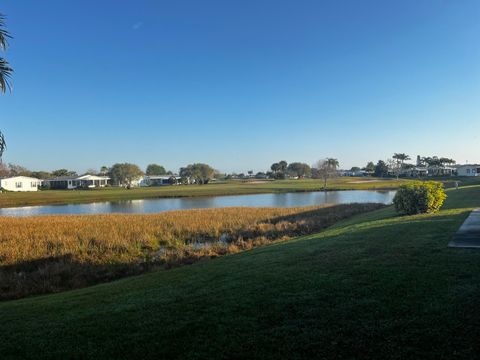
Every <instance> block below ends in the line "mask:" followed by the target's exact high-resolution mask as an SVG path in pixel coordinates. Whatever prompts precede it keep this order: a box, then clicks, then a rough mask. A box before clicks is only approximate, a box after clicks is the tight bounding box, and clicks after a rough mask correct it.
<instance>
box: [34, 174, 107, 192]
mask: <svg viewBox="0 0 480 360" xmlns="http://www.w3.org/2000/svg"><path fill="white" fill-rule="evenodd" d="M109 180H110V178H109V177H107V176H97V175H82V176H59V177H56V178H52V179H47V180H44V182H43V185H45V186H46V187H48V188H50V189H68V190H73V189H86V188H89V189H91V188H98V187H105V186H107V185H108V181H109Z"/></svg>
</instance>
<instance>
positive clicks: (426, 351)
mask: <svg viewBox="0 0 480 360" xmlns="http://www.w3.org/2000/svg"><path fill="white" fill-rule="evenodd" d="M448 196H449V198H448V200H447V202H446V205H445V207H444V209H443V210H442V211H441V212H439V213H438V214H435V215H420V216H409V217H400V216H397V215H396V214H395V213H394V212H393V210H392V208H386V209H384V210H380V211H376V212H373V213H369V214H362V215H359V216H357V217H355V218H352V219H349V220H347V221H345V222H343V223H340V224H338V225H336V226H334V227H332V228H330V229H327V230H326V231H323V232H321V233H319V234H316V235H311V236H307V237H301V238H297V239H295V240H292V241H289V242H285V243H280V244H274V245H270V246H265V247H262V248H257V249H254V250H251V251H246V252H243V253H239V254H235V255H229V256H225V257H222V258H217V259H215V260H209V261H205V262H201V263H196V264H194V265H191V266H185V267H182V268H177V269H173V270H169V271H160V272H157V273H151V274H147V275H142V276H138V277H131V278H127V279H124V280H120V281H116V282H112V283H109V284H103V285H99V286H95V287H90V288H86V289H82V290H76V291H71V292H66V293H62V294H56V295H48V296H41V297H33V298H28V299H24V300H18V301H10V302H4V303H1V304H0V319H1V322H0V332H1V333H2V336H1V337H0V354H1V357H2V359H7V358H32V359H39V358H102V359H103V358H112V359H121V358H138V359H141V358H164V359H175V358H184V359H194V358H209V359H211V358H239V359H240V358H243V359H245V358H262V359H279V358H281V359H299V358H306V359H310V358H314V357H315V358H357V359H358V358H365V359H371V358H376V359H386V358H394V359H410V358H420V359H427V358H428V359H447V358H448V359H450V358H463V359H472V358H476V357H477V356H478V353H479V351H480V342H479V339H480V306H479V305H480V300H479V299H480V251H477V250H467V249H450V248H447V243H448V241H449V240H450V238H451V236H452V235H453V234H454V233H455V231H456V230H457V229H458V227H459V226H460V224H461V223H462V221H463V220H464V219H465V218H466V216H467V215H468V212H469V211H470V210H471V209H472V208H474V207H478V206H480V186H471V187H465V188H462V189H460V190H458V191H457V190H450V191H448Z"/></svg>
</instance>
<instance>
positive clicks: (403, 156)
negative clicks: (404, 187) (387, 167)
mask: <svg viewBox="0 0 480 360" xmlns="http://www.w3.org/2000/svg"><path fill="white" fill-rule="evenodd" d="M392 158H393V159H394V160H395V161H396V162H397V166H396V167H395V169H396V170H397V171H395V174H396V175H397V179H398V177H399V176H400V172H401V170H402V169H403V164H404V163H405V161H407V160H410V156H408V155H407V154H404V153H395V154H393V156H392Z"/></svg>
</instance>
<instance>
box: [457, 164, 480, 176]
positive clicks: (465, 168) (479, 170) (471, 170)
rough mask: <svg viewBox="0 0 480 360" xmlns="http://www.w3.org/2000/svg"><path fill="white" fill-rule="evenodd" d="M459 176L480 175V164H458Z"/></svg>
mask: <svg viewBox="0 0 480 360" xmlns="http://www.w3.org/2000/svg"><path fill="white" fill-rule="evenodd" d="M457 175H458V176H480V165H478V164H471V165H459V166H457Z"/></svg>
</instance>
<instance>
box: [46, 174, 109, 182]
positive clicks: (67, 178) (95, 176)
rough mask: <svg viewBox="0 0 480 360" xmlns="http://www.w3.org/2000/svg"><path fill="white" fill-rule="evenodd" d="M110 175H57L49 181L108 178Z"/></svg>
mask: <svg viewBox="0 0 480 360" xmlns="http://www.w3.org/2000/svg"><path fill="white" fill-rule="evenodd" d="M108 179H110V178H109V177H108V176H97V175H88V174H87V175H82V176H57V177H55V178H51V179H47V181H71V180H108Z"/></svg>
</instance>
